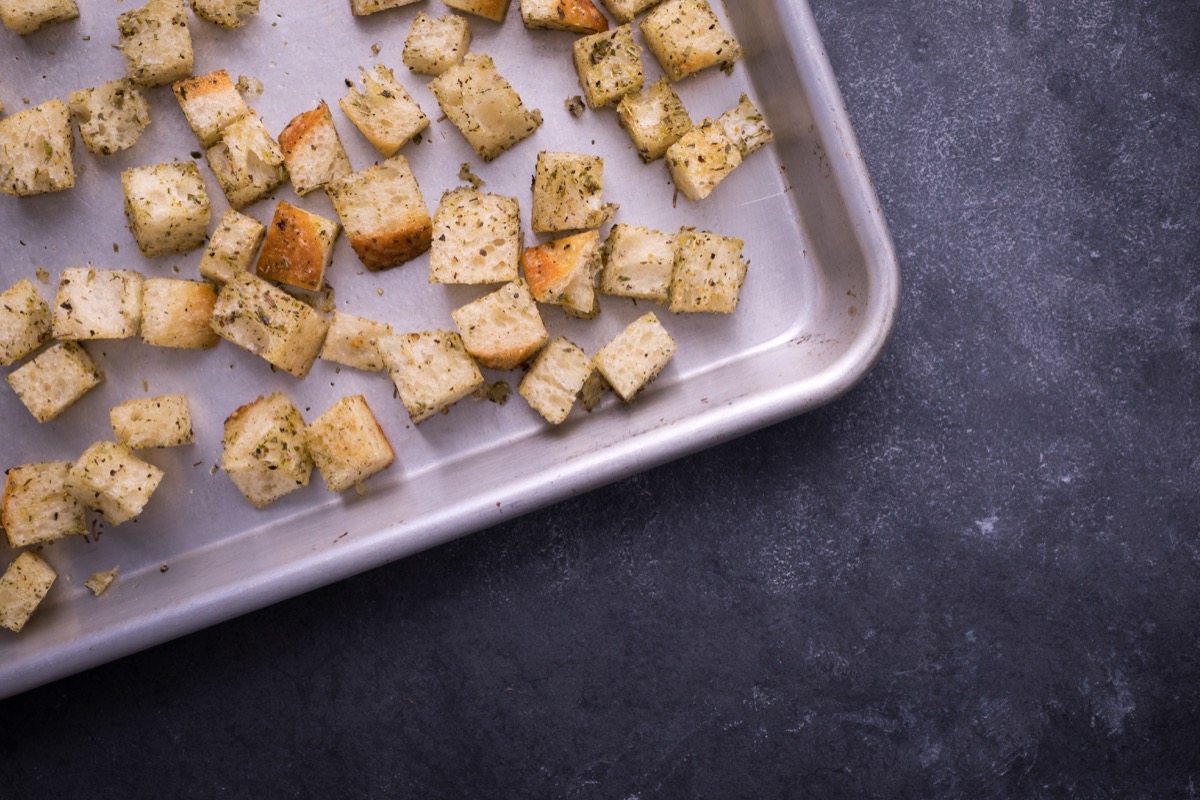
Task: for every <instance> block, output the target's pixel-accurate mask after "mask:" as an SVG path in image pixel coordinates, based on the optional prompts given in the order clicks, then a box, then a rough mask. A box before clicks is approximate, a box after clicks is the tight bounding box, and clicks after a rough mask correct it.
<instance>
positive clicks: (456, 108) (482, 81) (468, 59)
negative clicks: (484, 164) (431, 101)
mask: <svg viewBox="0 0 1200 800" xmlns="http://www.w3.org/2000/svg"><path fill="white" fill-rule="evenodd" d="M429 89H430V91H432V92H433V96H434V97H436V98H437V101H438V105H439V106H441V108H442V113H444V114H445V115H446V117H447V118H449V120H450V121H451V122H452V123H454V127H456V128H458V130H459V131H460V132H461V133H462V135H463V137H465V138H466V140H467V143H468V144H470V145H471V148H472V149H473V150H474V151H475V152H476V153H477V154H478V155H479V157H480V158H482V159H483V160H484V161H491V160H492V159H494V158H495V157H496V156H498V155H500V154H501V153H503V152H504V151H505V150H507V149H509V148H510V147H512V146H513V145H515V144H517V142H520V141H522V140H523V139H525V138H527V137H529V136H531V135H532V134H533V132H534V131H536V130H537V129H538V127H539V126H540V125H541V124H542V114H541V112H540V111H537V110H534V111H530V110H529V109H528V108H526V107H525V104H524V103H522V102H521V98H520V96H519V95H518V94H517V93H516V91H514V90H513V88H512V85H511V84H510V83H509V82H508V81H506V80H505V79H504V76H502V75H501V74H500V72H499V71H498V70H497V69H496V64H495V62H493V61H492V59H491V56H486V55H483V54H480V53H468V54H467V55H466V56H465V57H464V58H463V61H462V63H461V64H455V65H454V66H452V67H450V68H449V69H447V70H446V71H445V72H443V73H442V74H441V75H439V76H437V77H436V78H434V79H433V80H432V81H430V82H429Z"/></svg>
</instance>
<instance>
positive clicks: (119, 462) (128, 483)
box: [67, 442, 163, 525]
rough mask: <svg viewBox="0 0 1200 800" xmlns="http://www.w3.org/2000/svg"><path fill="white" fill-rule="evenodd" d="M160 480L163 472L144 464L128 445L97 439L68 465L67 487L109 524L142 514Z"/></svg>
mask: <svg viewBox="0 0 1200 800" xmlns="http://www.w3.org/2000/svg"><path fill="white" fill-rule="evenodd" d="M162 479H163V471H162V470H161V469H159V468H158V467H156V466H154V465H153V464H147V463H146V462H145V461H142V460H141V459H140V458H138V457H137V456H135V455H134V454H133V451H131V450H130V449H129V448H128V447H126V446H125V445H123V444H116V443H115V442H96V443H95V444H93V445H92V446H91V447H89V448H88V449H87V450H84V451H83V455H81V456H80V457H79V458H78V460H76V462H75V463H74V464H72V465H71V472H70V476H69V477H68V479H67V486H68V488H69V489H70V491H71V494H73V495H75V499H77V500H78V501H79V502H80V503H83V504H84V505H85V506H87V507H88V508H91V509H93V510H95V511H99V512H100V513H101V514H102V515H103V516H104V519H105V520H106V521H107V522H108V524H110V525H120V524H121V523H123V522H128V521H129V520H131V519H133V518H134V517H136V516H137V515H138V514H140V513H142V509H144V508H145V507H146V503H148V502H149V501H150V496H151V495H153V494H154V490H155V489H157V488H158V484H159V482H160V481H162Z"/></svg>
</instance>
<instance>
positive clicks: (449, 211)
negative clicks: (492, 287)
mask: <svg viewBox="0 0 1200 800" xmlns="http://www.w3.org/2000/svg"><path fill="white" fill-rule="evenodd" d="M520 260H521V219H520V209H519V208H518V205H517V200H516V198H513V197H503V196H501V195H497V194H484V193H483V192H480V191H477V190H475V189H468V188H465V187H464V188H459V189H453V190H451V191H449V192H446V193H445V194H444V195H442V201H441V203H439V204H438V208H437V211H436V212H435V213H434V215H433V244H432V247H431V249H430V252H429V282H430V283H505V282H508V281H515V280H516V279H517V264H518V263H519V262H520Z"/></svg>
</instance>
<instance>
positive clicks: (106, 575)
mask: <svg viewBox="0 0 1200 800" xmlns="http://www.w3.org/2000/svg"><path fill="white" fill-rule="evenodd" d="M118 570H120V567H113V568H112V569H110V570H109V571H108V572H96V573H93V574H92V577H90V578H88V579H87V580H86V581H84V582H83V585H84V586H86V587H87V588H89V589H91V590H92V594H94V595H96V597H99V596H100V595H102V594H104V593H105V592H106V591H108V587H109V586H111V585H112V582H113V581H115V580H116V579H117V571H118Z"/></svg>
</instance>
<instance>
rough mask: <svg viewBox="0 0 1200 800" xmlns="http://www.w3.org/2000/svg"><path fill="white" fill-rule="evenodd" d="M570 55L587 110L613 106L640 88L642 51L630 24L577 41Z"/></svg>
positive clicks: (642, 76)
mask: <svg viewBox="0 0 1200 800" xmlns="http://www.w3.org/2000/svg"><path fill="white" fill-rule="evenodd" d="M573 55H574V59H575V72H576V74H578V75H579V85H580V86H581V87H583V98H584V99H585V100H587V104H588V108H600V107H602V106H611V105H616V104H617V102H618V101H620V99H621V98H622V97H624V96H625V95H627V94H629V93H630V92H636V91H640V90H641V88H642V82H643V81H644V80H645V76H644V74H643V72H642V48H641V46H640V45H638V43H637V42H635V41H634V40H633V28H631V27H630V26H629V25H621V26H620V27H617V28H613V29H612V30H611V31H608V32H606V33H597V34H593V35H592V36H583V37H580V38H578V39H576V40H575V45H574V49H573Z"/></svg>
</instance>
